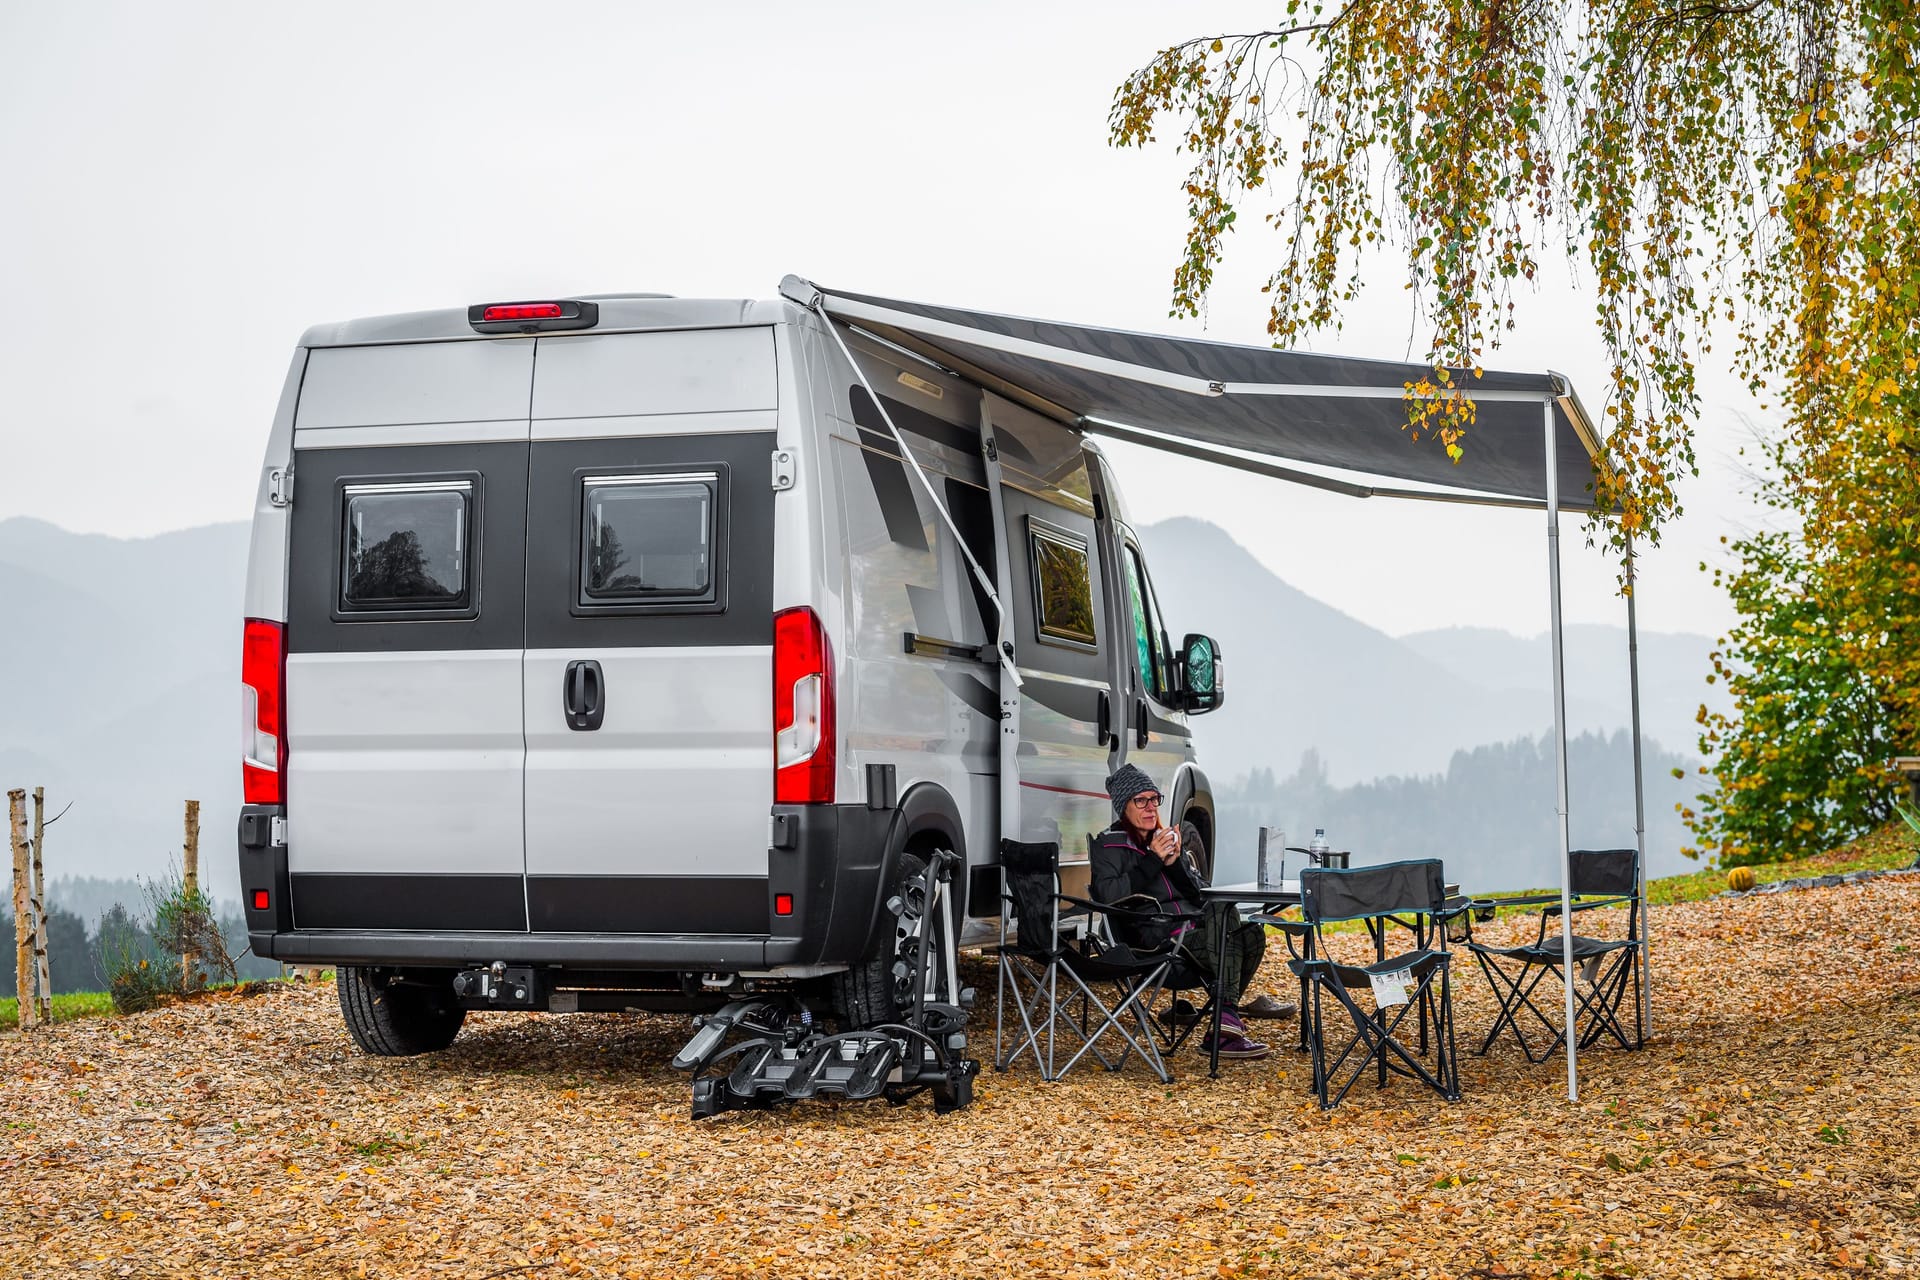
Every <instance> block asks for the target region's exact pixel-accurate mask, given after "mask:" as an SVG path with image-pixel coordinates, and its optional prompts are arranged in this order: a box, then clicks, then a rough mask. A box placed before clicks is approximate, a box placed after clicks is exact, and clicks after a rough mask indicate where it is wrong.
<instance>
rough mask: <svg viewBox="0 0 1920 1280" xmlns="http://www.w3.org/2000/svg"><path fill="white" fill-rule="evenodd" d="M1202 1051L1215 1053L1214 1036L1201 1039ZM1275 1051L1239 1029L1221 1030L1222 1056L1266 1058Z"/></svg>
mask: <svg viewBox="0 0 1920 1280" xmlns="http://www.w3.org/2000/svg"><path fill="white" fill-rule="evenodd" d="M1200 1052H1201V1053H1204V1054H1209V1055H1211V1054H1212V1053H1213V1037H1212V1036H1206V1037H1204V1038H1202V1040H1201V1041H1200ZM1271 1052H1273V1051H1272V1050H1271V1049H1269V1048H1267V1046H1266V1045H1264V1044H1261V1043H1260V1042H1259V1041H1258V1040H1249V1039H1247V1037H1246V1036H1244V1035H1242V1034H1241V1033H1240V1032H1238V1031H1225V1030H1223V1031H1221V1033H1220V1056H1221V1057H1223V1058H1264V1057H1266V1056H1267V1055H1268V1054H1269V1053H1271Z"/></svg>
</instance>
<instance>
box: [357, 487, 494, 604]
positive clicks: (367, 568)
mask: <svg viewBox="0 0 1920 1280" xmlns="http://www.w3.org/2000/svg"><path fill="white" fill-rule="evenodd" d="M344 493H345V501H346V507H345V513H344V515H345V525H346V540H345V546H344V548H343V554H344V560H345V563H344V564H343V565H342V567H341V574H340V583H341V590H340V607H341V608H342V609H376V610H389V609H409V610H410V609H464V608H465V607H466V606H467V603H468V600H469V599H470V595H471V587H470V576H469V563H468V562H469V559H470V551H471V546H470V544H471V540H472V529H473V485H472V482H471V481H467V480H446V481H435V482H430V483H427V482H423V483H416V484H365V485H348V486H346V488H345V490H344Z"/></svg>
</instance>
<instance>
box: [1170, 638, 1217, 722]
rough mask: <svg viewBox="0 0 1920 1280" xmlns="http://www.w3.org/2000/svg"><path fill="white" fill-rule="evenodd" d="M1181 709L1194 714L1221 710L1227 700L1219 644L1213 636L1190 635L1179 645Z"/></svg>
mask: <svg viewBox="0 0 1920 1280" xmlns="http://www.w3.org/2000/svg"><path fill="white" fill-rule="evenodd" d="M1180 681H1181V686H1182V687H1181V690H1180V701H1181V709H1182V710H1183V711H1186V712H1188V713H1189V714H1191V715H1201V714H1203V713H1205V712H1208V711H1218V710H1219V709H1220V704H1221V703H1222V702H1224V701H1225V700H1226V696H1227V688H1226V677H1225V674H1224V673H1223V672H1222V670H1221V663H1220V645H1219V644H1218V643H1217V642H1216V641H1215V640H1214V638H1213V637H1212V636H1197V635H1190V636H1188V637H1187V638H1186V639H1185V640H1183V641H1182V642H1181V644H1180Z"/></svg>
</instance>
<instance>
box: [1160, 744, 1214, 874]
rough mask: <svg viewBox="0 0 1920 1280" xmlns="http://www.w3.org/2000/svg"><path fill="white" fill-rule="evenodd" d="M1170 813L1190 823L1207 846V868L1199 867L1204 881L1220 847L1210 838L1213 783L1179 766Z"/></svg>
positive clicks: (1194, 767) (1188, 767) (1198, 772)
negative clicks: (1203, 875) (1171, 811)
mask: <svg viewBox="0 0 1920 1280" xmlns="http://www.w3.org/2000/svg"><path fill="white" fill-rule="evenodd" d="M1172 799H1173V806H1172V808H1173V812H1175V813H1177V814H1179V815H1180V820H1181V821H1182V822H1191V823H1192V824H1193V825H1194V827H1195V828H1196V829H1197V830H1198V831H1199V832H1200V839H1201V840H1203V841H1204V842H1205V843H1206V846H1207V865H1206V866H1204V867H1202V868H1200V870H1201V871H1203V872H1205V873H1206V875H1207V877H1208V879H1212V877H1213V868H1214V865H1215V864H1216V863H1218V862H1219V860H1220V844H1219V842H1218V841H1217V840H1215V839H1214V832H1215V829H1216V828H1215V826H1214V818H1213V783H1212V782H1210V781H1208V779H1207V775H1206V774H1205V773H1203V772H1201V770H1200V768H1199V766H1197V765H1183V766H1182V767H1181V768H1180V769H1179V770H1178V771H1177V772H1176V773H1175V774H1174V779H1173V797H1172Z"/></svg>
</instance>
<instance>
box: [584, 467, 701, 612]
mask: <svg viewBox="0 0 1920 1280" xmlns="http://www.w3.org/2000/svg"><path fill="white" fill-rule="evenodd" d="M719 482H720V477H719V476H718V475H717V474H716V473H714V472H711V471H707V472H693V473H683V474H669V475H628V476H599V477H592V478H588V479H585V480H583V481H582V482H581V484H582V486H583V494H582V502H581V510H582V513H583V517H584V519H583V525H584V527H583V529H582V531H581V543H582V545H581V561H580V595H579V601H578V603H579V604H580V605H582V606H586V607H592V606H595V605H620V604H633V603H649V604H665V603H669V602H684V603H688V604H708V603H711V602H712V601H713V599H714V595H715V585H716V584H715V577H716V569H715V565H714V556H713V548H714V521H715V515H716V510H717V507H718V504H719V497H720V492H719Z"/></svg>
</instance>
